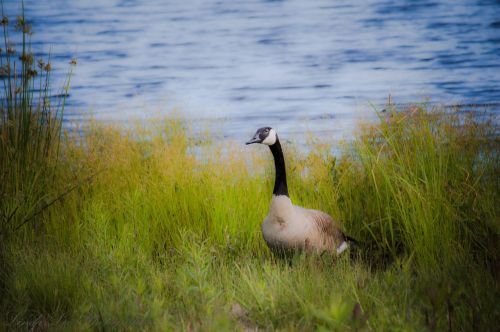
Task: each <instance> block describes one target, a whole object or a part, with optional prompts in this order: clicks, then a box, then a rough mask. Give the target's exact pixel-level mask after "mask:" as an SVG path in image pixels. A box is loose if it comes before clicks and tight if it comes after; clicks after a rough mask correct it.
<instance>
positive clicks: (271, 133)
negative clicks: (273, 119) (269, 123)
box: [262, 129, 276, 145]
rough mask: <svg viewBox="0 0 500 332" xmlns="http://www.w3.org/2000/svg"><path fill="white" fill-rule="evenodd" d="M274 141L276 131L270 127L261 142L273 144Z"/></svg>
mask: <svg viewBox="0 0 500 332" xmlns="http://www.w3.org/2000/svg"><path fill="white" fill-rule="evenodd" d="M274 143H276V131H274V129H271V130H270V131H269V135H267V137H266V138H265V139H264V140H263V141H262V144H266V145H273V144H274Z"/></svg>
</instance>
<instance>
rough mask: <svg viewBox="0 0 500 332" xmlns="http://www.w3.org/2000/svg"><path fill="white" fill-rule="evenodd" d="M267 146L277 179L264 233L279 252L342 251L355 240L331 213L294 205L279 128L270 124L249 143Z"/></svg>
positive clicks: (274, 249)
mask: <svg viewBox="0 0 500 332" xmlns="http://www.w3.org/2000/svg"><path fill="white" fill-rule="evenodd" d="M253 143H261V144H265V145H268V146H269V148H270V149H271V152H272V154H273V157H274V166H275V168H276V179H275V182H274V190H273V197H272V200H271V206H270V208H269V213H268V215H267V217H266V218H265V219H264V222H263V223H262V234H263V236H264V240H265V241H266V243H267V245H268V246H269V248H270V249H271V251H273V252H274V253H276V254H279V255H284V254H288V253H291V252H295V251H297V250H298V251H305V252H313V253H319V254H322V253H332V254H333V253H336V254H337V255H339V254H341V253H342V252H343V251H344V250H346V249H347V248H348V247H349V244H350V243H351V242H353V243H354V242H355V241H354V240H353V239H351V238H349V237H347V236H345V235H344V234H343V233H342V231H341V229H340V226H339V225H338V223H337V222H335V221H334V220H333V219H332V218H331V217H330V216H329V215H328V214H326V213H324V212H321V211H317V210H310V209H304V208H302V207H300V206H296V205H293V204H292V201H291V200H290V197H289V196H288V187H287V184H286V170H285V159H284V157H283V151H282V150H281V144H280V141H279V139H278V135H277V134H276V131H275V130H274V129H273V128H271V127H263V128H260V129H258V130H257V132H256V133H255V135H254V136H253V138H252V139H250V140H249V141H248V142H246V144H253Z"/></svg>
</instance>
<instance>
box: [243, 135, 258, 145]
mask: <svg viewBox="0 0 500 332" xmlns="http://www.w3.org/2000/svg"><path fill="white" fill-rule="evenodd" d="M261 142H262V140H261V139H260V138H259V137H258V136H255V137H253V138H252V139H251V140H249V141H248V142H246V145H248V144H253V143H261Z"/></svg>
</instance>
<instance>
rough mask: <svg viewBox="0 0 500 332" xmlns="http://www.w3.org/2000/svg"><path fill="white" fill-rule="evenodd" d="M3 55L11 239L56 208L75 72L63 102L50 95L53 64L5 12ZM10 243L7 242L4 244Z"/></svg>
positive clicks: (5, 189) (6, 222)
mask: <svg viewBox="0 0 500 332" xmlns="http://www.w3.org/2000/svg"><path fill="white" fill-rule="evenodd" d="M1 24H2V28H3V38H2V39H3V48H1V49H0V77H1V79H2V88H3V89H2V93H3V94H2V98H1V102H0V138H1V139H0V237H2V238H5V237H8V236H9V234H11V233H12V232H13V231H15V230H19V229H20V228H21V227H22V226H23V225H25V224H26V223H29V222H31V223H32V225H33V224H34V223H35V219H36V217H37V216H38V215H39V214H40V213H41V212H42V211H43V210H44V209H45V208H46V207H47V205H50V204H52V201H53V199H54V198H55V196H54V195H55V194H54V193H52V192H51V191H50V190H49V189H48V188H50V187H51V183H52V181H53V180H54V178H55V177H56V175H57V174H56V173H57V171H56V168H57V164H58V158H59V148H60V136H61V123H62V117H63V112H64V105H65V101H66V96H67V93H68V89H69V82H70V77H71V72H70V73H69V74H68V76H67V79H66V82H65V84H64V86H63V88H62V93H61V94H60V95H61V96H62V97H61V98H60V99H58V100H57V99H54V98H52V95H51V86H50V81H51V79H50V75H51V71H52V64H51V62H50V56H49V57H48V58H47V59H42V58H36V57H35V55H34V52H33V49H32V47H31V35H32V29H31V25H30V24H29V23H28V22H27V21H26V19H25V17H24V13H23V14H21V15H20V16H18V17H17V18H16V20H15V22H13V23H9V18H8V17H7V16H6V15H5V13H4V11H3V2H2V22H1ZM4 240H5V239H4Z"/></svg>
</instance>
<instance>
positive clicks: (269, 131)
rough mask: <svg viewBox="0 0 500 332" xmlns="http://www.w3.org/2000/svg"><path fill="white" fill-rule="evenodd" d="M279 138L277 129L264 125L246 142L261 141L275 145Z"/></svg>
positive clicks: (261, 142)
mask: <svg viewBox="0 0 500 332" xmlns="http://www.w3.org/2000/svg"><path fill="white" fill-rule="evenodd" d="M277 140H278V135H277V134H276V130H274V129H273V128H271V127H262V128H259V129H257V131H256V132H255V135H253V137H252V138H251V139H250V140H249V141H248V142H246V144H253V143H260V144H265V145H269V146H271V145H274V143H276V141H277Z"/></svg>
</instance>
